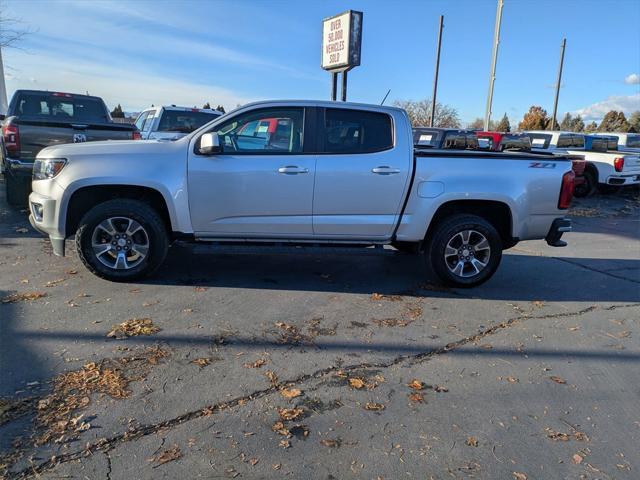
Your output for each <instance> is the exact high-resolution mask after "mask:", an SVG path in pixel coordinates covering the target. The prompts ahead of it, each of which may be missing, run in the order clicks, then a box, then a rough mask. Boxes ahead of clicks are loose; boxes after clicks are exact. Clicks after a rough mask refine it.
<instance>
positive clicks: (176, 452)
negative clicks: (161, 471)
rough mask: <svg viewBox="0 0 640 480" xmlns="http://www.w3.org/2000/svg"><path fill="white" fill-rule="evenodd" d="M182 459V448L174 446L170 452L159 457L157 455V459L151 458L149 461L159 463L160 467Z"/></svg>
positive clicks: (165, 452) (166, 451)
mask: <svg viewBox="0 0 640 480" xmlns="http://www.w3.org/2000/svg"><path fill="white" fill-rule="evenodd" d="M180 457H182V452H181V451H180V447H179V446H177V445H174V446H173V447H171V448H170V449H168V450H165V451H164V452H162V453H161V454H159V455H157V456H155V457H151V458H150V459H149V461H150V462H158V465H162V464H164V463H168V462H173V461H175V460H178V459H179V458H180Z"/></svg>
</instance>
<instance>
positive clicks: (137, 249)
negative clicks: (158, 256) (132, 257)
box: [131, 243, 149, 258]
mask: <svg viewBox="0 0 640 480" xmlns="http://www.w3.org/2000/svg"><path fill="white" fill-rule="evenodd" d="M131 251H132V252H133V253H137V254H139V255H140V258H144V257H146V256H147V253H149V245H140V244H139V243H134V244H133V245H132V246H131Z"/></svg>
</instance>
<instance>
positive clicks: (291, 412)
mask: <svg viewBox="0 0 640 480" xmlns="http://www.w3.org/2000/svg"><path fill="white" fill-rule="evenodd" d="M303 412H304V408H301V407H296V408H279V409H278V414H279V415H280V418H281V419H283V420H295V419H296V418H298V417H299V416H300V415H302V413H303Z"/></svg>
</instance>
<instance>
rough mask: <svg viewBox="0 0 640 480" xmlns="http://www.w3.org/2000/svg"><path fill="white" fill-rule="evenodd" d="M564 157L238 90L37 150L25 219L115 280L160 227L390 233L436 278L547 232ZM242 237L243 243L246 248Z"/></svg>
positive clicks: (283, 237) (163, 251) (144, 253)
mask: <svg viewBox="0 0 640 480" xmlns="http://www.w3.org/2000/svg"><path fill="white" fill-rule="evenodd" d="M573 177H574V174H573V171H572V170H571V161H569V160H566V159H564V158H562V157H553V158H551V159H549V158H546V157H543V158H541V157H540V156H536V155H532V154H526V153H508V154H507V153H497V152H475V151H459V152H453V151H446V150H437V149H434V150H428V151H415V152H414V148H413V139H412V131H411V124H410V122H409V118H408V116H407V114H406V112H405V111H404V110H401V109H398V108H393V107H382V106H372V105H360V104H355V103H336V102H321V101H270V102H260V103H253V104H250V105H246V106H244V107H241V108H239V109H237V110H235V111H234V112H231V113H228V114H226V115H223V116H222V117H220V118H217V119H215V120H214V121H212V122H210V123H208V124H206V125H204V126H203V127H202V128H200V129H198V130H196V131H194V132H193V133H191V134H190V135H188V136H186V137H184V138H181V139H178V140H176V141H174V142H162V141H145V140H143V141H137V142H127V141H123V142H97V143H85V144H75V145H61V146H55V147H48V148H45V149H44V150H42V151H41V152H40V153H39V154H38V158H37V161H36V165H35V167H34V177H33V193H32V194H31V196H30V210H31V215H30V220H31V224H32V225H33V226H34V227H35V228H36V229H37V230H40V231H41V232H43V233H45V234H47V235H49V238H50V239H51V242H52V244H53V250H54V252H55V254H57V255H64V250H65V239H66V238H68V237H70V236H72V235H74V234H75V242H76V246H77V251H78V254H79V256H80V259H81V260H82V262H83V263H84V264H85V265H86V267H87V268H88V269H89V270H90V271H91V272H93V273H94V274H96V275H98V276H100V277H103V278H106V279H109V280H114V281H129V280H132V279H136V278H140V277H142V276H145V275H148V274H150V273H152V272H153V271H154V270H156V269H157V268H158V267H159V266H160V265H161V264H162V263H163V261H164V259H165V257H166V255H167V252H168V250H169V245H170V243H171V242H172V241H174V240H190V241H198V242H212V243H215V244H221V243H222V244H223V243H229V242H234V243H235V244H238V243H241V244H251V245H253V246H254V247H255V245H256V244H257V245H266V244H272V243H278V244H279V243H283V242H285V243H288V244H295V245H309V244H313V245H315V246H317V245H319V244H320V245H335V244H341V245H351V246H360V247H368V246H382V245H387V244H390V245H393V246H395V247H396V248H397V249H398V250H401V251H405V252H412V253H415V254H419V255H421V257H422V258H424V259H425V260H426V262H427V263H428V264H429V265H430V266H431V268H432V269H433V270H434V271H435V273H436V274H437V275H438V277H439V278H440V279H441V280H442V281H443V282H444V283H446V284H449V285H454V286H460V287H471V286H474V285H478V284H480V283H482V282H484V281H486V280H488V279H489V278H490V277H491V276H492V275H493V273H494V272H495V271H496V269H497V268H498V265H499V263H500V260H501V257H502V251H503V250H504V249H507V248H510V247H512V246H514V245H515V244H516V243H517V242H518V241H520V240H530V239H546V241H547V243H549V244H550V245H553V246H563V245H566V244H565V243H564V242H563V241H561V239H560V237H561V236H562V234H563V232H567V231H570V230H571V223H570V221H569V220H568V219H566V218H564V213H565V211H566V209H567V208H568V207H569V203H570V201H571V196H572V191H573ZM254 247H253V248H254Z"/></svg>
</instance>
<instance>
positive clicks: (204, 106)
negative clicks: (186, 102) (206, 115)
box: [202, 102, 211, 110]
mask: <svg viewBox="0 0 640 480" xmlns="http://www.w3.org/2000/svg"><path fill="white" fill-rule="evenodd" d="M202 108H204V109H209V110H210V109H211V104H210V103H209V102H207V103H205V104H204V105H202Z"/></svg>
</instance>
